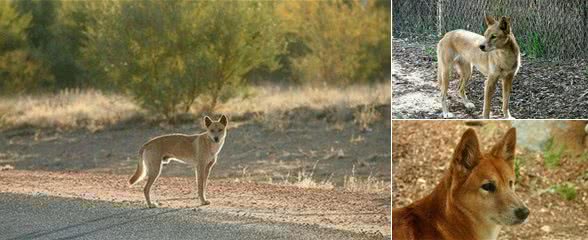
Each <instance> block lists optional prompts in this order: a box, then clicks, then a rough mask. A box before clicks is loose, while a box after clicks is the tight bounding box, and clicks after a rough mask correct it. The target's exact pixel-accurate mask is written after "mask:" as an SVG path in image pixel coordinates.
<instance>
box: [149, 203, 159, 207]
mask: <svg viewBox="0 0 588 240" xmlns="http://www.w3.org/2000/svg"><path fill="white" fill-rule="evenodd" d="M147 206H148V207H149V208H157V207H158V206H159V204H157V203H150V204H147Z"/></svg>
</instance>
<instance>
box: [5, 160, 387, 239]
mask: <svg viewBox="0 0 588 240" xmlns="http://www.w3.org/2000/svg"><path fill="white" fill-rule="evenodd" d="M127 177H128V176H122V175H111V174H102V173H82V172H42V171H21V170H9V171H1V172H0V192H5V193H6V192H9V193H22V194H36V195H48V196H58V197H68V198H81V199H88V200H105V201H111V202H116V203H123V204H133V205H135V204H141V205H142V204H144V197H143V193H142V187H141V186H139V185H136V186H133V187H131V188H129V187H128V186H127V183H126V182H127ZM193 181H194V180H193V179H192V178H186V177H161V178H160V179H159V180H158V182H157V183H156V185H155V188H154V189H153V190H152V198H154V199H155V201H156V202H159V203H160V204H162V207H168V208H194V207H196V206H197V201H196V199H195V198H194V196H195V195H194V191H193ZM208 197H209V200H210V201H211V202H212V204H211V205H209V206H198V207H197V208H196V209H206V211H209V212H210V211H212V212H219V213H223V214H233V215H235V216H247V217H254V218H260V219H264V220H268V221H275V222H284V223H300V224H317V225H319V226H322V227H327V228H334V229H340V230H348V231H353V232H356V233H363V234H365V236H369V237H374V238H375V239H382V238H385V237H386V236H389V235H390V231H389V229H390V226H389V222H390V219H389V213H390V194H389V193H386V192H382V193H357V192H344V191H340V190H322V189H309V188H304V189H302V188H297V187H292V186H279V185H270V184H258V183H243V182H240V183H239V182H228V181H215V180H212V181H211V182H210V183H209V187H208Z"/></svg>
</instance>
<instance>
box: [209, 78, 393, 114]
mask: <svg viewBox="0 0 588 240" xmlns="http://www.w3.org/2000/svg"><path fill="white" fill-rule="evenodd" d="M253 95H254V96H253V97H248V98H234V99H231V100H229V101H227V102H226V103H223V104H221V106H220V107H219V108H218V111H220V112H227V113H231V114H236V115H239V114H243V113H245V112H275V111H285V110H288V109H293V108H297V107H310V108H314V109H322V108H325V107H330V106H346V107H354V106H357V105H361V104H372V103H373V104H385V103H390V83H389V82H388V83H380V84H375V85H372V86H367V85H361V86H350V87H346V88H334V87H289V88H279V87H258V88H256V89H255V90H254V94H253Z"/></svg>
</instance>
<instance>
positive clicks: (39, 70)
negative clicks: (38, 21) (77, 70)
mask: <svg viewBox="0 0 588 240" xmlns="http://www.w3.org/2000/svg"><path fill="white" fill-rule="evenodd" d="M31 19H32V17H31V15H30V14H24V15H21V14H19V13H18V12H17V11H16V9H15V8H14V7H13V6H12V3H11V2H8V1H1V2H0V36H1V37H0V92H1V93H4V94H7V93H12V94H15V93H21V92H25V91H29V92H30V91H33V90H36V89H37V88H38V87H39V86H41V85H42V84H43V83H44V82H43V81H40V79H45V80H47V81H50V80H52V78H51V75H50V74H49V72H48V71H47V69H46V68H45V67H44V66H43V65H42V63H41V61H40V60H39V59H38V58H37V57H36V56H35V55H34V54H33V53H31V51H30V48H29V47H28V44H27V34H26V30H27V29H28V28H29V25H30V22H31ZM47 81H45V83H47Z"/></svg>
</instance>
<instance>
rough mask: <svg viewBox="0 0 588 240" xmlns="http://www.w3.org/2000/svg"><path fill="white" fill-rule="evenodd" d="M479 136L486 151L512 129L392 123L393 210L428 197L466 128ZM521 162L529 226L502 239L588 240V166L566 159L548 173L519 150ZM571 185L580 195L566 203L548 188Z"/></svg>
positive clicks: (534, 156)
mask: <svg viewBox="0 0 588 240" xmlns="http://www.w3.org/2000/svg"><path fill="white" fill-rule="evenodd" d="M468 127H472V128H474V129H476V131H477V132H478V136H479V137H480V141H481V145H482V148H485V149H486V150H489V148H490V147H491V145H492V144H493V143H494V142H495V141H496V140H497V139H498V138H499V137H500V136H502V135H503V134H504V133H505V132H506V130H508V128H509V127H510V123H509V122H508V121H492V122H490V123H488V122H487V123H485V124H480V122H467V121H394V125H393V128H392V131H393V138H392V149H393V156H392V159H393V169H392V170H393V172H394V179H393V183H392V189H393V196H392V203H393V204H392V206H393V207H402V206H406V205H408V204H410V203H411V202H413V201H415V200H418V199H420V198H422V197H424V196H425V195H426V194H429V193H430V191H431V190H432V189H433V188H434V186H435V185H436V184H437V182H438V181H439V179H441V177H442V176H443V174H444V173H445V170H446V169H447V167H448V166H449V159H450V156H451V154H452V152H453V148H454V147H455V146H456V145H457V143H458V141H459V138H460V137H461V134H463V132H464V131H465V129H466V128H468ZM517 157H518V158H519V159H521V160H522V163H521V169H520V178H519V180H518V182H517V187H516V189H517V193H518V194H519V196H520V197H521V198H522V199H524V201H525V202H526V203H527V205H528V207H529V208H530V210H531V215H530V217H529V222H528V223H526V224H523V225H520V226H515V227H504V228H503V229H502V232H501V233H500V235H499V239H586V236H588V204H587V203H588V161H585V160H584V161H583V160H580V159H578V158H573V157H563V158H562V159H561V165H560V166H559V167H556V168H546V167H544V165H543V155H542V153H537V152H528V151H526V150H524V149H517ZM563 182H570V183H573V184H574V185H575V186H576V189H577V196H576V198H575V199H573V200H569V201H568V200H564V199H563V198H561V197H560V196H559V195H558V194H556V193H552V192H551V191H550V190H549V189H550V188H551V187H552V186H553V185H554V184H559V183H563Z"/></svg>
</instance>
